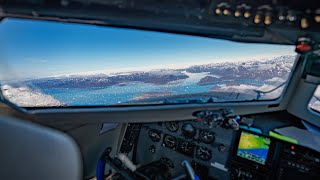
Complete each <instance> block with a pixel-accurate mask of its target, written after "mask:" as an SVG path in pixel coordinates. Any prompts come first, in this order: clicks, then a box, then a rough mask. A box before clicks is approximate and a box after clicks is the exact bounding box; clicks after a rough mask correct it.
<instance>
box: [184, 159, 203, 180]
mask: <svg viewBox="0 0 320 180" xmlns="http://www.w3.org/2000/svg"><path fill="white" fill-rule="evenodd" d="M181 165H182V167H184V168H185V170H186V171H187V174H188V176H189V178H190V179H191V180H200V178H199V176H197V175H196V173H195V172H194V170H193V168H192V166H191V164H190V163H189V162H188V161H187V160H183V161H182V162H181Z"/></svg>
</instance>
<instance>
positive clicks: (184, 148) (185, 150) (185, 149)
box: [178, 141, 195, 157]
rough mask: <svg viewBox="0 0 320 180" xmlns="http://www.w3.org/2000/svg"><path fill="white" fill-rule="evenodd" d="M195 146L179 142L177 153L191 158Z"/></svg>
mask: <svg viewBox="0 0 320 180" xmlns="http://www.w3.org/2000/svg"><path fill="white" fill-rule="evenodd" d="M194 147H195V145H194V144H193V143H191V142H187V141H180V142H179V145H178V151H179V152H181V153H182V154H185V155H188V156H191V157H193V153H194Z"/></svg>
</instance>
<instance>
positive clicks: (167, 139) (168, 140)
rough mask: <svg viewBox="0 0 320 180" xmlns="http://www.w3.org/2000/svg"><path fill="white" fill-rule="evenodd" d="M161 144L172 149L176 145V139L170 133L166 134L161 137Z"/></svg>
mask: <svg viewBox="0 0 320 180" xmlns="http://www.w3.org/2000/svg"><path fill="white" fill-rule="evenodd" d="M163 145H164V146H166V147H168V148H171V149H174V148H175V147H176V145H177V139H176V138H175V137H173V136H171V135H167V134H166V135H165V136H164V138H163Z"/></svg>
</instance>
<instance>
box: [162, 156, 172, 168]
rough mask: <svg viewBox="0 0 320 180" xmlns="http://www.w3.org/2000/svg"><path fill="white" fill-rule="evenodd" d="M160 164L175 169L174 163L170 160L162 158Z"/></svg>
mask: <svg viewBox="0 0 320 180" xmlns="http://www.w3.org/2000/svg"><path fill="white" fill-rule="evenodd" d="M160 162H162V163H164V164H166V165H167V166H169V167H170V168H174V164H173V162H172V161H171V160H170V159H169V158H166V157H162V158H161V159H160Z"/></svg>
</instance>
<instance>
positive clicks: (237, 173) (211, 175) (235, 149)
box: [120, 116, 320, 179]
mask: <svg viewBox="0 0 320 180" xmlns="http://www.w3.org/2000/svg"><path fill="white" fill-rule="evenodd" d="M257 117H259V116H257ZM257 117H255V119H256V118H257ZM250 118H252V117H250ZM264 118H265V119H268V118H266V117H261V119H264ZM262 121H263V120H262ZM269 121H274V120H272V119H269ZM281 123H282V125H284V124H286V122H281ZM281 123H280V124H281ZM272 124H277V123H272ZM256 125H257V126H259V123H256ZM260 125H263V123H262V124H260ZM278 125H279V123H278ZM244 128H245V127H244ZM268 128H269V129H270V128H271V127H267V126H266V127H265V130H262V131H261V132H255V131H252V130H248V129H243V128H240V129H239V130H234V129H230V128H225V127H221V126H218V125H217V126H210V127H209V125H208V124H207V123H204V122H200V121H199V119H191V120H184V121H167V122H158V123H143V124H129V125H128V127H127V130H126V133H125V136H124V139H123V142H122V145H121V149H120V152H121V153H125V154H127V155H128V156H131V157H132V161H133V163H135V164H140V165H141V166H146V165H150V164H153V163H154V162H161V163H162V164H166V166H167V167H168V170H167V171H168V172H166V173H167V174H169V175H167V176H166V178H164V179H174V178H176V179H179V178H178V177H179V176H180V175H181V174H183V173H184V172H185V170H184V168H183V167H182V166H181V162H182V161H184V160H186V161H188V162H190V164H191V165H192V167H193V169H194V171H195V173H196V174H197V175H198V176H199V177H200V179H292V178H297V177H301V178H307V179H320V175H319V174H318V172H319V170H320V153H318V152H316V151H314V150H312V149H309V148H307V147H303V146H300V145H297V144H295V143H292V142H286V141H283V140H280V139H278V138H275V137H273V136H269V135H268V133H266V132H268V131H269V130H268Z"/></svg>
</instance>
